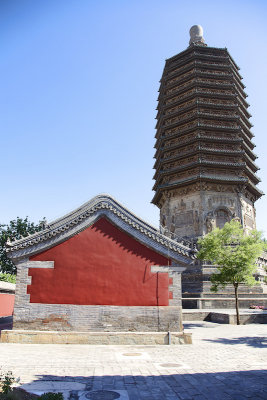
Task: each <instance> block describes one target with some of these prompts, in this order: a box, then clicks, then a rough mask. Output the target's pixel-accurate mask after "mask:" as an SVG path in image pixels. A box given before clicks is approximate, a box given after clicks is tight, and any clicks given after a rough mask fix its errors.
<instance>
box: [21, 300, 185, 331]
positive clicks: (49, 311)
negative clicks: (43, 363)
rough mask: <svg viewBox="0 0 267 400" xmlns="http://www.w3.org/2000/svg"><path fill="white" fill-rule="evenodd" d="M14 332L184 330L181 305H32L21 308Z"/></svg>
mask: <svg viewBox="0 0 267 400" xmlns="http://www.w3.org/2000/svg"><path fill="white" fill-rule="evenodd" d="M13 327H14V329H25V330H40V331H66V332H68V331H77V332H96V331H100V332H103V331H105V332H128V331H132V332H135V331H137V332H138V331H140V332H150V331H151V332H166V331H169V330H172V331H178V332H181V331H182V310H181V307H179V306H162V307H146V306H144V307H133V306H130V307H126V306H83V305H73V304H32V303H28V305H27V306H26V307H25V306H24V307H22V308H20V307H17V308H16V313H15V315H14V321H13Z"/></svg>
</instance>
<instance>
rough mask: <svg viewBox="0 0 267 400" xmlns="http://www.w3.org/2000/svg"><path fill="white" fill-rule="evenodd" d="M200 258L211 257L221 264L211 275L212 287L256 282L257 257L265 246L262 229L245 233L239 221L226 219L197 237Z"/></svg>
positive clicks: (208, 258) (206, 258) (212, 260)
mask: <svg viewBox="0 0 267 400" xmlns="http://www.w3.org/2000/svg"><path fill="white" fill-rule="evenodd" d="M198 243H199V244H200V251H199V253H198V258H199V259H201V260H209V261H211V262H213V263H214V265H217V266H218V271H217V272H216V273H214V274H213V275H212V277H211V281H212V288H211V290H213V291H217V290H218V287H219V286H225V285H226V284H229V283H230V284H235V283H246V284H247V285H250V286H253V285H254V284H255V283H256V281H255V278H254V276H253V274H254V273H255V271H256V268H257V266H256V261H257V259H258V257H259V256H260V255H261V253H262V252H263V250H264V247H265V245H264V242H263V240H262V233H261V232H259V231H256V230H253V231H251V233H250V234H249V235H246V234H245V233H244V231H243V228H242V226H241V224H240V223H239V222H238V221H233V220H232V221H231V222H227V223H226V224H225V225H224V227H223V228H222V229H219V228H216V229H214V230H213V231H212V232H210V233H209V234H207V235H206V236H205V237H204V238H202V239H200V240H199V241H198Z"/></svg>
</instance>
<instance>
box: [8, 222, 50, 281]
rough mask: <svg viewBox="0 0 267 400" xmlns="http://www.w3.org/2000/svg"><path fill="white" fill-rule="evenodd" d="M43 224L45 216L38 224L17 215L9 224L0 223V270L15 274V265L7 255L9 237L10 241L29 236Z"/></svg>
mask: <svg viewBox="0 0 267 400" xmlns="http://www.w3.org/2000/svg"><path fill="white" fill-rule="evenodd" d="M45 225H46V220H45V218H43V220H41V221H39V222H38V224H34V223H33V222H30V221H29V220H28V217H26V218H24V219H22V218H19V217H17V219H15V220H13V221H10V223H9V225H2V224H0V271H2V272H6V273H9V274H16V266H15V265H14V264H13V262H12V261H11V260H10V259H9V258H8V256H7V252H6V243H7V240H8V239H9V240H10V241H11V242H12V241H14V240H18V239H21V238H22V237H26V236H29V235H31V234H32V233H35V232H39V231H41V230H42V229H44V227H45Z"/></svg>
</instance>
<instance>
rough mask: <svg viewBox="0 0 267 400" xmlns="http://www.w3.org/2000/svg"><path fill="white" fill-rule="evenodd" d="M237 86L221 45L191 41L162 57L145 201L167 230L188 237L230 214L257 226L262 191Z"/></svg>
mask: <svg viewBox="0 0 267 400" xmlns="http://www.w3.org/2000/svg"><path fill="white" fill-rule="evenodd" d="M244 88H245V86H244V85H243V83H242V77H241V76H240V74H239V67H238V66H237V65H236V64H235V62H234V61H233V59H232V58H231V56H230V54H229V53H228V51H227V49H220V48H213V47H207V46H206V45H205V44H203V43H202V42H198V43H192V44H191V45H190V46H189V48H188V49H187V50H185V51H183V52H182V53H180V54H178V55H176V56H174V57H172V58H170V59H168V60H167V61H166V65H165V68H164V71H163V75H162V79H161V85H160V90H159V97H158V114H157V120H158V122H157V126H156V129H157V133H156V145H155V147H156V154H155V158H156V162H155V166H154V168H155V170H156V172H155V175H154V179H155V181H156V182H155V185H154V190H155V196H154V198H153V200H152V202H153V203H154V204H156V205H157V206H158V207H159V208H160V221H161V226H162V228H163V229H165V231H166V233H167V234H170V235H173V236H175V237H184V238H190V239H195V238H197V237H199V236H202V235H204V234H206V233H207V232H209V231H211V230H212V229H213V228H214V227H222V226H223V225H224V223H225V222H226V221H230V220H231V219H232V218H238V219H239V220H240V221H241V223H242V225H243V226H244V228H245V230H250V229H254V228H255V227H256V224H255V208H254V202H255V201H256V200H257V199H258V198H259V197H260V196H261V195H262V193H261V191H260V190H259V189H258V188H257V187H256V185H257V183H258V182H259V181H260V179H259V178H258V177H257V175H256V172H257V170H258V167H257V165H256V164H255V159H256V158H257V156H256V155H255V153H254V152H253V149H254V144H253V142H252V137H253V134H252V133H251V131H250V129H251V126H252V125H251V124H250V122H249V118H250V114H249V113H248V111H247V108H248V106H249V105H248V103H247V101H246V97H247V95H246V93H245V92H244Z"/></svg>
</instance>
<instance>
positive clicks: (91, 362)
mask: <svg viewBox="0 0 267 400" xmlns="http://www.w3.org/2000/svg"><path fill="white" fill-rule="evenodd" d="M184 326H185V329H186V331H188V332H192V333H193V345H181V346H179V345H178V346H89V345H37V344H36V345H28V344H6V343H2V344H0V367H2V370H4V371H7V370H11V371H13V373H14V375H15V376H16V377H18V376H19V377H20V378H21V384H28V385H29V384H30V387H31V388H32V390H34V391H39V392H42V391H50V390H53V391H62V392H63V393H64V397H65V398H66V399H67V398H70V400H77V399H78V398H80V400H85V399H87V400H90V399H92V400H97V399H115V398H119V399H121V400H127V399H129V400H135V399H141V400H142V399H144V400H162V399H166V400H174V399H181V400H187V399H188V400H189V399H195V400H202V399H203V400H204V399H205V400H214V399H216V400H220V399H222V400H228V399H229V400H239V399H253V400H257V399H260V400H263V399H267V373H266V366H267V326H266V325H263V324H262V325H260V324H251V325H241V326H235V325H219V324H215V323H209V322H202V321H199V322H187V323H185V324H184ZM116 390H117V391H118V392H116ZM114 396H115V397H114ZM116 396H117V397H116ZM118 396H120V397H118Z"/></svg>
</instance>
